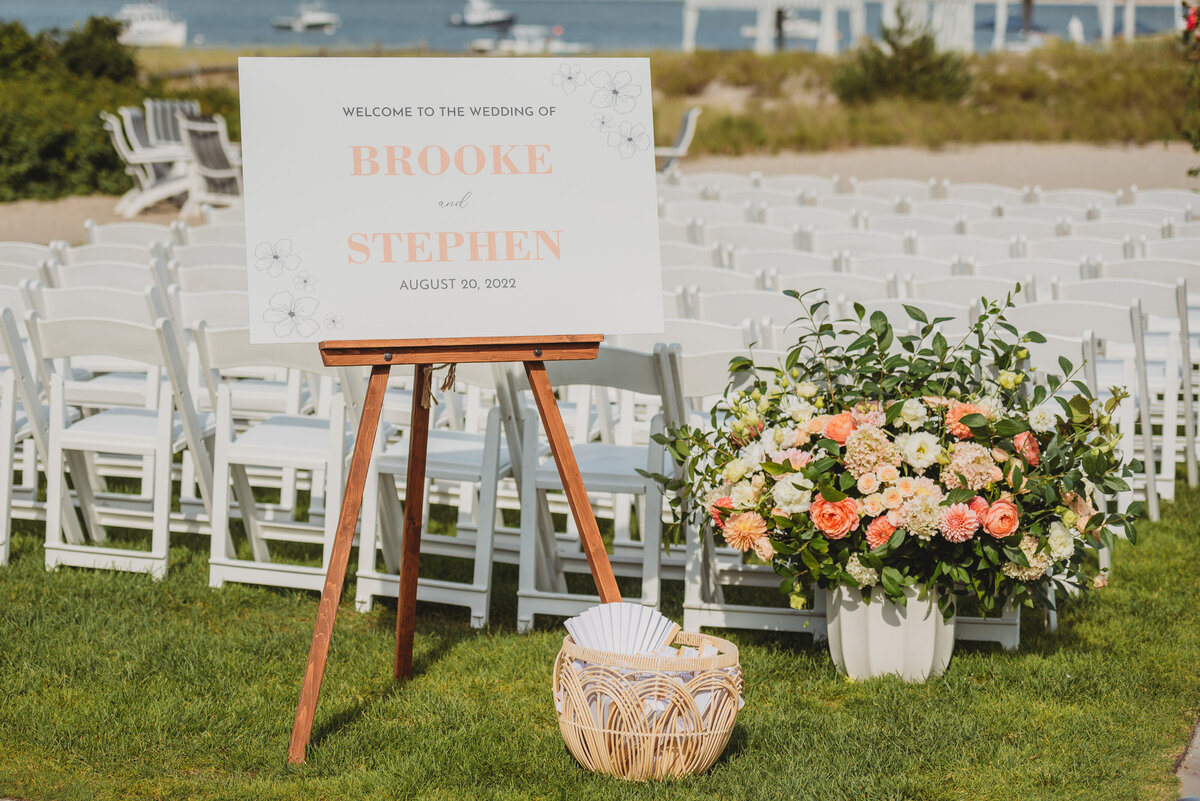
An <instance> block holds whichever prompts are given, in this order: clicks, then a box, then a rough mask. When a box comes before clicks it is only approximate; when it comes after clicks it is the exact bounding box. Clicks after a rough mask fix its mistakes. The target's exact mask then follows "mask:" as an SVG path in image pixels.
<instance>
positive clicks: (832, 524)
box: [808, 494, 858, 540]
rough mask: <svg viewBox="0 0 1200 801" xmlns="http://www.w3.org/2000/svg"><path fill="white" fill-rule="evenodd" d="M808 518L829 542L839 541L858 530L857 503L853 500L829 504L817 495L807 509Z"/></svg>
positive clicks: (844, 499)
mask: <svg viewBox="0 0 1200 801" xmlns="http://www.w3.org/2000/svg"><path fill="white" fill-rule="evenodd" d="M808 516H809V517H810V518H812V521H813V525H814V526H816V527H817V531H820V532H821V533H822V534H824V535H825V536H826V537H828V538H829V539H831V540H840V539H841V538H842V537H844V536H846V535H847V534H849V533H850V532H851V531H853V530H854V529H856V528H858V502H857V501H856V500H854V499H853V498H843V499H842V500H840V501H838V502H836V503H830V502H829V501H827V500H825V499H824V498H823V497H821V495H820V494H818V495H817V497H816V498H814V499H813V502H812V506H810V507H809V509H808Z"/></svg>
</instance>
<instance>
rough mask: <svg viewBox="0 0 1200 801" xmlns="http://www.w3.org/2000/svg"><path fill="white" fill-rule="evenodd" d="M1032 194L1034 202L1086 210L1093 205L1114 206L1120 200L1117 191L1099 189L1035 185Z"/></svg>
mask: <svg viewBox="0 0 1200 801" xmlns="http://www.w3.org/2000/svg"><path fill="white" fill-rule="evenodd" d="M1033 195H1034V202H1035V203H1047V204H1051V205H1058V206H1074V207H1076V208H1077V209H1079V210H1080V211H1086V210H1087V209H1090V208H1092V207H1093V206H1099V207H1101V208H1103V207H1106V206H1116V205H1117V204H1118V203H1119V202H1121V198H1120V197H1119V196H1118V195H1117V193H1115V192H1104V191H1101V190H1099V189H1047V190H1045V191H1043V190H1042V188H1041V187H1040V186H1035V187H1034V188H1033ZM1080 216H1083V215H1080Z"/></svg>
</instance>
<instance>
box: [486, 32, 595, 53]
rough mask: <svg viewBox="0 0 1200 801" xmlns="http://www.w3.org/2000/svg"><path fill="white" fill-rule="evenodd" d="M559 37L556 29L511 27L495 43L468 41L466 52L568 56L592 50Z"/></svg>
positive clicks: (491, 41) (494, 40)
mask: <svg viewBox="0 0 1200 801" xmlns="http://www.w3.org/2000/svg"><path fill="white" fill-rule="evenodd" d="M561 36H562V26H559V25H555V26H554V27H553V28H551V27H550V26H548V25H514V26H512V27H511V28H509V29H508V31H507V32H505V33H503V34H500V35H497V36H496V38H494V39H475V40H473V41H471V43H470V44H468V45H467V50H468V51H469V52H471V53H478V54H482V55H489V56H571V55H578V54H579V53H590V52H592V50H594V49H595V48H593V47H592V45H590V44H586V43H584V42H564V41H563V40H562V39H561V38H560V37H561Z"/></svg>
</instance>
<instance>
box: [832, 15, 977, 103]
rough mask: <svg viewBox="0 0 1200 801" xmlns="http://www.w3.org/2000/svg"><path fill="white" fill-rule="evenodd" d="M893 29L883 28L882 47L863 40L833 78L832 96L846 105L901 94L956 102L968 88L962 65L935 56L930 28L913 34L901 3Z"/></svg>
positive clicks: (955, 57) (951, 57)
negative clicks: (850, 58)
mask: <svg viewBox="0 0 1200 801" xmlns="http://www.w3.org/2000/svg"><path fill="white" fill-rule="evenodd" d="M897 19H898V22H897V24H896V26H895V27H894V28H891V27H886V26H885V27H884V29H883V33H882V39H883V44H882V45H880V44H878V43H876V42H875V41H873V40H866V41H864V42H863V43H862V44H861V46H860V47H859V49H858V50H857V51H856V52H855V54H854V56H853V57H852V60H851V61H850V62H849V63H847V64H845V65H844V66H843V67H842V68H841V69H839V70H838V72H837V73H836V74H835V75H834V78H833V91H834V93H835V94H836V95H837V97H838V100H840V101H842V102H843V103H846V104H858V103H870V102H872V101H874V100H877V99H878V98H881V97H888V96H893V95H900V96H903V97H911V98H915V99H917V100H934V101H957V100H961V99H962V98H963V96H965V95H966V94H967V91H968V90H969V89H970V88H971V73H970V72H969V70H968V69H967V63H966V60H965V59H963V57H962V56H960V55H959V54H957V53H949V52H938V49H937V42H936V40H935V39H934V36H933V33H932V32H931V31H930V30H929V29H928V28H923V29H921V30H913V28H912V25H911V23H910V20H909V16H908V13H907V11H906V10H905V8H904V4H903V3H901V4H900V5H899V8H898V9H897Z"/></svg>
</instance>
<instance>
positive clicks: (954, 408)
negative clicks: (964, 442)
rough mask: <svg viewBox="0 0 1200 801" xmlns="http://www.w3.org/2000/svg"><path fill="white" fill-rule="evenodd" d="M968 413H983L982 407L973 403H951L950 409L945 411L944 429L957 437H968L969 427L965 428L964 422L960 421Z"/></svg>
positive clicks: (969, 434) (969, 433)
mask: <svg viewBox="0 0 1200 801" xmlns="http://www.w3.org/2000/svg"><path fill="white" fill-rule="evenodd" d="M968 414H983V409H980V408H979V407H978V406H976V405H975V404H973V403H954V404H951V405H950V409H949V410H948V411H947V412H946V430H947V431H949V432H950V433H951V434H952V435H953V436H955V437H957V438H958V439H969V438H970V436H971V429H969V428H967V426H966V424H965V423H962V422H960V421H961V420H962V419H963V418H964V417H966V416H967V415H968Z"/></svg>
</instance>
